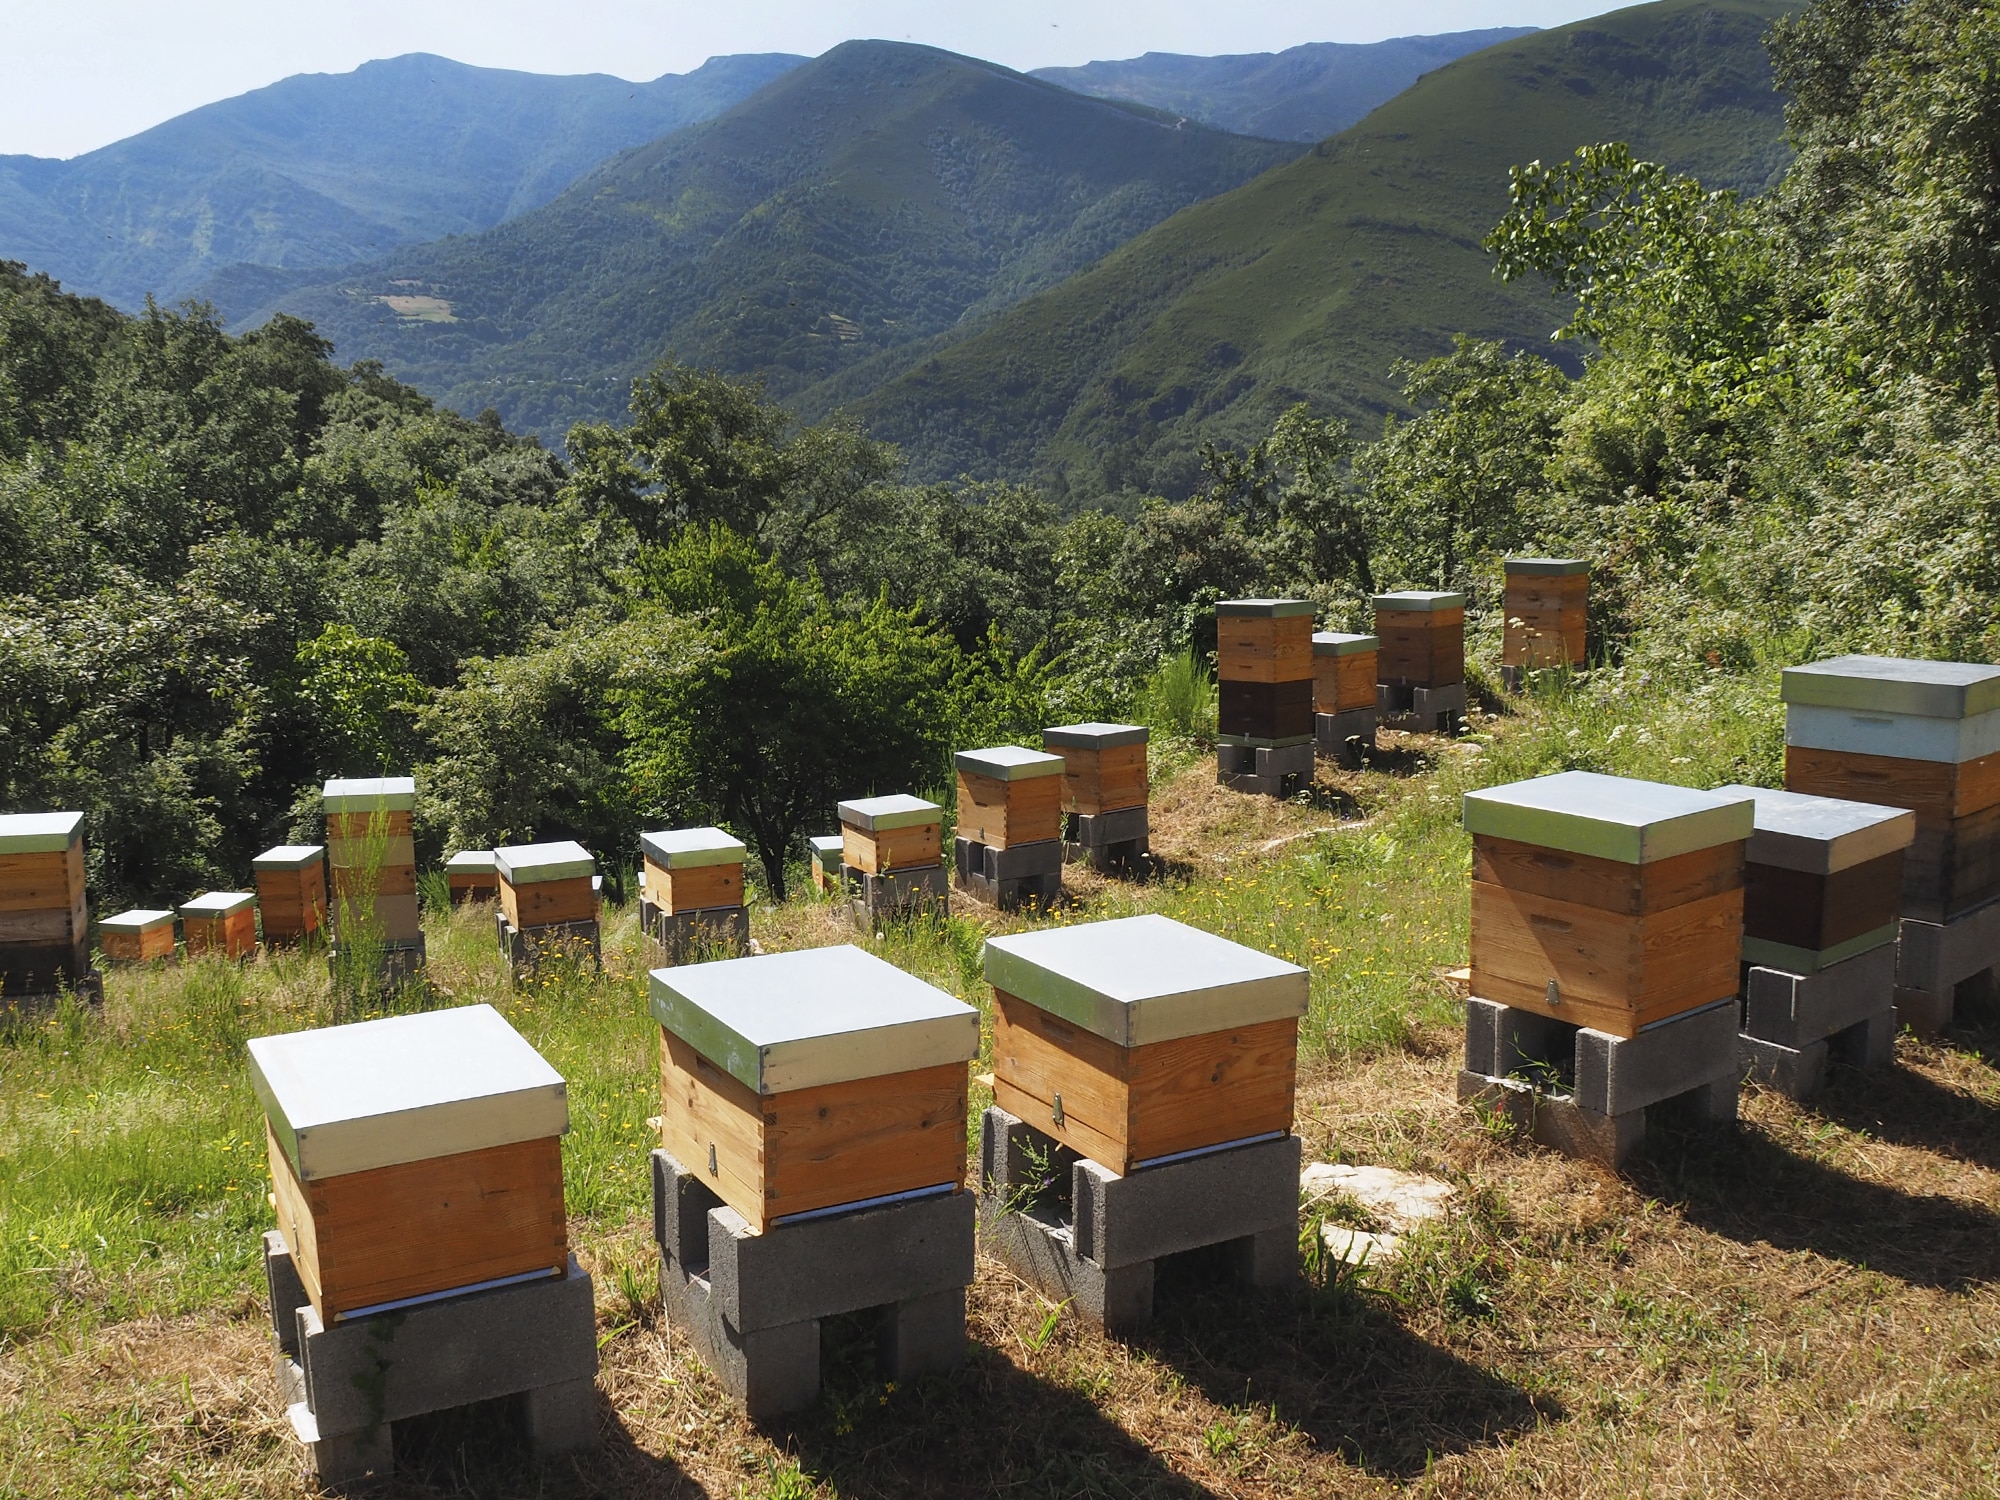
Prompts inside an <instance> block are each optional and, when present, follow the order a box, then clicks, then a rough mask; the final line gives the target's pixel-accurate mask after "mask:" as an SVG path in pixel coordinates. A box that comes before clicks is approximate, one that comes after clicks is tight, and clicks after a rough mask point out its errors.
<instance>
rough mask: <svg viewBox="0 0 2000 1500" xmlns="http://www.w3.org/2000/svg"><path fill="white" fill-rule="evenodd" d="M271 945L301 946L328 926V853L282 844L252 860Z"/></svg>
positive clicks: (316, 846)
mask: <svg viewBox="0 0 2000 1500" xmlns="http://www.w3.org/2000/svg"><path fill="white" fill-rule="evenodd" d="M250 868H251V870H252V871H254V872H255V874H256V877H257V912H258V915H259V916H260V917H262V918H263V922H264V941H265V942H267V943H298V942H303V941H304V940H305V939H306V937H307V936H308V935H309V934H311V933H315V932H318V931H319V930H320V929H321V928H322V927H324V926H325V925H326V850H325V848H324V847H323V846H321V845H319V844H280V845H279V846H278V847H277V848H275V849H266V850H265V851H264V852H263V853H262V854H260V855H258V856H257V857H256V858H255V859H253V860H251V861H250Z"/></svg>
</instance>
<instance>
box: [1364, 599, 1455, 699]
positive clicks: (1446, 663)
mask: <svg viewBox="0 0 2000 1500" xmlns="http://www.w3.org/2000/svg"><path fill="white" fill-rule="evenodd" d="M1375 635H1376V638H1377V640H1378V641H1379V642H1380V644H1379V645H1378V646H1377V648H1376V661H1375V670H1376V671H1377V672H1378V673H1379V674H1380V675H1379V676H1378V678H1377V681H1380V682H1386V683H1393V684H1396V685H1399V686H1406V687H1422V688H1440V687H1450V686H1451V685H1452V684H1454V683H1459V682H1463V681H1465V596H1464V595H1463V594H1447V593H1424V592H1421V591H1416V590H1411V591H1406V592H1403V593H1396V594H1378V595H1376V596H1375Z"/></svg>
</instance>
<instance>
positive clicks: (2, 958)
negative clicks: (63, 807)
mask: <svg viewBox="0 0 2000 1500" xmlns="http://www.w3.org/2000/svg"><path fill="white" fill-rule="evenodd" d="M89 967H90V911H89V907H88V904H87V903H86V901H85V899H84V888H83V814H82V813H78V812H62V813H16V814H11V815H7V816H0V994H23V993H41V992H46V991H49V990H53V989H55V988H56V987H57V986H58V985H60V984H74V983H75V982H76V980H77V979H78V978H80V977H81V976H82V975H83V974H84V973H85V972H86V971H88V969H89Z"/></svg>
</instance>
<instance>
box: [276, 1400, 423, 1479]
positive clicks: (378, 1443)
mask: <svg viewBox="0 0 2000 1500" xmlns="http://www.w3.org/2000/svg"><path fill="white" fill-rule="evenodd" d="M285 1416H286V1417H287V1418H288V1419H289V1420H290V1422H291V1424H292V1436H294V1437H295V1438H297V1439H298V1440H299V1441H300V1442H301V1443H302V1444H304V1445H305V1449H306V1452H307V1453H309V1454H310V1455H311V1456H312V1467H313V1477H314V1478H315V1479H317V1480H318V1481H319V1482H320V1484H321V1485H323V1486H325V1487H327V1488H329V1489H331V1488H335V1487H337V1486H340V1485H348V1484H355V1483H358V1482H359V1481H361V1480H363V1479H366V1478H368V1477H369V1476H370V1475H371V1474H372V1475H378V1476H380V1477H382V1478H385V1479H386V1478H387V1477H388V1476H389V1475H391V1474H393V1473H395V1472H396V1444H395V1435H394V1431H393V1429H392V1428H391V1427H390V1425H389V1424H388V1423H387V1422H383V1423H380V1424H379V1425H377V1426H374V1427H367V1428H363V1429H362V1430H360V1431H359V1432H335V1433H322V1432H321V1431H320V1430H319V1427H318V1425H317V1424H316V1423H315V1422H314V1421H313V1418H312V1413H311V1411H309V1410H308V1409H307V1408H306V1404H305V1403H304V1402H303V1401H299V1402H295V1403H293V1404H292V1405H290V1406H288V1407H286V1408H285Z"/></svg>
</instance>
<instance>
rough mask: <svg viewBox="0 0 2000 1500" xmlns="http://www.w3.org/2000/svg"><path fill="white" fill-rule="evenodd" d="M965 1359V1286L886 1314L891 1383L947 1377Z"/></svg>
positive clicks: (885, 1352)
mask: <svg viewBox="0 0 2000 1500" xmlns="http://www.w3.org/2000/svg"><path fill="white" fill-rule="evenodd" d="M962 1196H966V1198H967V1201H968V1202H970V1201H971V1199H970V1196H969V1195H962ZM964 1358H965V1288H964V1287H962V1286H960V1287H953V1288H951V1289H950V1290H949V1291H943V1292H933V1293H931V1295H930V1296H928V1297H912V1298H910V1299H908V1300H907V1301H903V1302H897V1303H894V1304H892V1305H891V1306H890V1307H889V1308H887V1309H886V1310H885V1312H884V1313H883V1318H882V1369H883V1371H884V1373H886V1374H887V1375H888V1377H889V1378H890V1379H891V1380H894V1381H898V1382H901V1381H906V1380H915V1379H916V1378H917V1377H918V1376H920V1375H939V1374H943V1373H944V1372H945V1371H946V1370H950V1369H954V1368H956V1367H957V1366H958V1364H959V1363H960V1362H961V1361H962V1360H963V1359H964Z"/></svg>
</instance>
